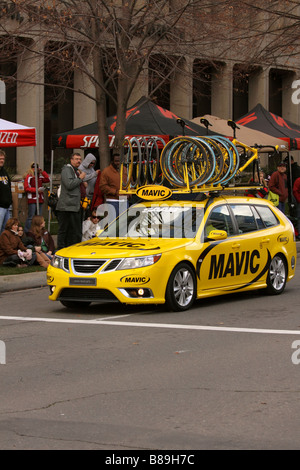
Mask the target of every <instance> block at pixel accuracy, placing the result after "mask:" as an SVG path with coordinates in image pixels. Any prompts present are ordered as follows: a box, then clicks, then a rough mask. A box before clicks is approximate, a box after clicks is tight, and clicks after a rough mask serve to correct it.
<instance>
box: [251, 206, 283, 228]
mask: <svg viewBox="0 0 300 470" xmlns="http://www.w3.org/2000/svg"><path fill="white" fill-rule="evenodd" d="M255 207H256V210H257V212H258V213H259V215H260V217H261V218H262V220H263V222H264V224H265V226H266V227H274V226H275V225H278V224H279V221H278V219H277V217H276V216H275V214H274V212H272V210H271V209H270V207H267V206H255Z"/></svg>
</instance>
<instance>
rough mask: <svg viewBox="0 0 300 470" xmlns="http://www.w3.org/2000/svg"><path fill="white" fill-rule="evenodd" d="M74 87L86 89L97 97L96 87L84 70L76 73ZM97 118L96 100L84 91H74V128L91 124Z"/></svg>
mask: <svg viewBox="0 0 300 470" xmlns="http://www.w3.org/2000/svg"><path fill="white" fill-rule="evenodd" d="M74 89H75V90H84V91H85V93H87V94H88V95H90V96H92V97H95V87H94V85H93V84H92V82H91V81H90V80H89V78H88V76H87V75H86V74H84V73H82V71H75V73H74ZM96 120H97V110H96V102H95V101H94V100H93V99H92V98H89V97H88V96H86V95H84V94H82V93H74V119H73V125H74V129H76V128H77V127H81V126H85V125H87V124H91V123H93V122H95V121H96Z"/></svg>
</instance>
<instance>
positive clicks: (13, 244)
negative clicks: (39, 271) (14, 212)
mask: <svg viewBox="0 0 300 470" xmlns="http://www.w3.org/2000/svg"><path fill="white" fill-rule="evenodd" d="M18 225H19V222H18V219H16V218H14V217H13V218H11V219H8V221H7V222H6V225H5V229H4V231H3V232H2V233H1V235H0V264H2V265H3V266H12V267H18V268H21V267H26V266H30V265H32V264H33V263H34V262H35V260H36V256H35V253H32V250H30V249H29V248H27V247H26V246H25V245H24V244H23V242H22V240H21V238H20V237H19V235H18V231H17V230H18Z"/></svg>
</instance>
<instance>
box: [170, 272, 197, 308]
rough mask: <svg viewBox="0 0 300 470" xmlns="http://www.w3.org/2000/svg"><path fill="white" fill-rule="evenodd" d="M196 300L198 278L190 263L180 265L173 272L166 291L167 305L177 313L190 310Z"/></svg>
mask: <svg viewBox="0 0 300 470" xmlns="http://www.w3.org/2000/svg"><path fill="white" fill-rule="evenodd" d="M195 298H196V276H195V272H194V269H193V268H192V267H191V266H190V265H189V264H188V263H180V264H178V265H177V266H176V267H175V268H174V269H173V271H172V273H171V276H170V278H169V281H168V284H167V289H166V304H167V307H168V308H169V309H170V310H173V311H175V312H179V311H184V310H188V309H189V308H190V307H191V306H192V305H193V303H194V301H195Z"/></svg>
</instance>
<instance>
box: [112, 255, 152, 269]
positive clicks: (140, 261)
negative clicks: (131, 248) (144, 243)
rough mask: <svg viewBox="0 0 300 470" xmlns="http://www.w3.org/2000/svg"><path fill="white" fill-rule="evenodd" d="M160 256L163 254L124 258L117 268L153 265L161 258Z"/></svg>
mask: <svg viewBox="0 0 300 470" xmlns="http://www.w3.org/2000/svg"><path fill="white" fill-rule="evenodd" d="M160 257H161V254H159V255H152V256H142V257H141V258H124V259H123V260H122V261H121V263H120V264H119V266H118V267H117V270H119V269H135V268H145V267H146V266H151V264H154V263H156V262H157V261H158V260H159V259H160Z"/></svg>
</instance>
